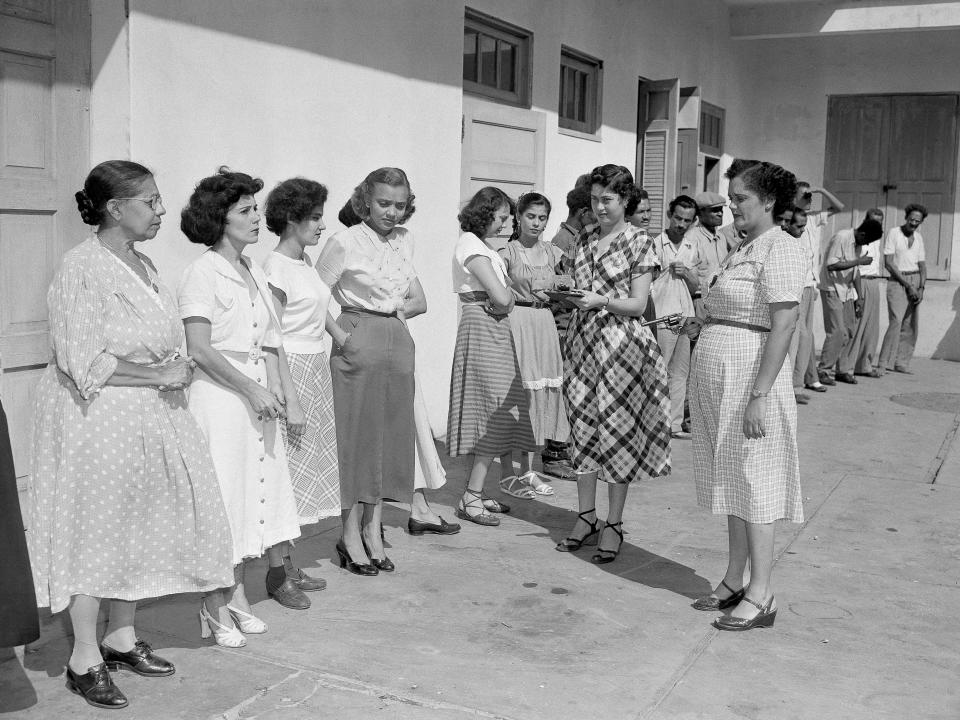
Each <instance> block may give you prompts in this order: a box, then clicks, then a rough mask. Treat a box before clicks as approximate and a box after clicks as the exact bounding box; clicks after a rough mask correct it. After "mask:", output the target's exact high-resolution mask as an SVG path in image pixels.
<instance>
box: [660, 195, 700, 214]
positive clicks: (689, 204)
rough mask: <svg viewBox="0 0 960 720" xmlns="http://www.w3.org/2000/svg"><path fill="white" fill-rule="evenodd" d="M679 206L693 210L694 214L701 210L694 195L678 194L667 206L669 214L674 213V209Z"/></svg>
mask: <svg viewBox="0 0 960 720" xmlns="http://www.w3.org/2000/svg"><path fill="white" fill-rule="evenodd" d="M678 207H682V208H686V209H687V210H693V212H694V215H696V213H697V211H698V210H699V208H698V207H697V201H696V200H694V199H693V198H692V197H690V196H689V195H677V196H676V197H675V198H674V199H673V200H671V201H670V204H669V205H668V206H667V215H673V211H674V210H676V209H677V208H678Z"/></svg>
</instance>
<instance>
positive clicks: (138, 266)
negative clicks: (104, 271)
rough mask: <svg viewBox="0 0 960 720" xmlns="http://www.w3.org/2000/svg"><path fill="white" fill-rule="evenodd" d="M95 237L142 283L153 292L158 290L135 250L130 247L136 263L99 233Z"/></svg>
mask: <svg viewBox="0 0 960 720" xmlns="http://www.w3.org/2000/svg"><path fill="white" fill-rule="evenodd" d="M96 237H97V240H98V241H99V242H100V245H101V246H103V247H104V248H106V249H107V250H109V251H110V252H111V253H113V255H114V257H116V258H117V259H118V260H119V261H120V262H122V263H123V264H124V265H126V266H127V267H128V268H130V269H131V270H132V271H133V273H134V274H135V275H136V276H137V277H138V278H140V280H141V281H142V282H143V283H144V285H147V286H148V287H150V288H152V289H153V291H154V292H155V293H159V292H160V288H158V287H157V284H156V283H155V282H153V280H151V279H150V273H148V272H147V268H146V266H145V265H144V264H143V261H142V260H140V258H139V257H137V254H136V252H135V251H133V250H132V249H131V252H132V253H133V257H134V259H135V260H136V263H134V261H133V260H131V259H129V258H128V257H126V256H124V255H122V254H121V253H120V252H119V251H118V250H116V249H114V248H113V247H112V246H111V245H109V244H108V243H106V242H104V240H103V238H102V237H100V235H99V234H97V236H96Z"/></svg>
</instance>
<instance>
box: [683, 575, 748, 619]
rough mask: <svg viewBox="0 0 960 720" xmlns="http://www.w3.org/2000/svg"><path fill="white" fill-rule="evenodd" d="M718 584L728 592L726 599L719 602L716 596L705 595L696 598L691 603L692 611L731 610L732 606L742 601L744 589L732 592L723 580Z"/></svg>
mask: <svg viewBox="0 0 960 720" xmlns="http://www.w3.org/2000/svg"><path fill="white" fill-rule="evenodd" d="M720 584H721V585H723V587H725V588H726V589H727V590H729V591H730V594H729V595H727V597H725V598H723V600H721V599H720V598H718V597H717V596H716V595H707V596H706V597H702V598H697V599H696V600H695V601H694V603H693V606H692V607H693V609H694V610H708V611H709V610H726V609H727V608H732V607H733V606H734V605H736V604H737V603H739V602H740V601H741V600H743V592H744V588H740V589H739V590H734V589H733V588H732V587H730V586H729V585H727V583H726V581H725V580H721V581H720Z"/></svg>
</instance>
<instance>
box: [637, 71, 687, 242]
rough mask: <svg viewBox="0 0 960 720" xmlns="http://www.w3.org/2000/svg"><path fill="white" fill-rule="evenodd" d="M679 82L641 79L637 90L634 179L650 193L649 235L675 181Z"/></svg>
mask: <svg viewBox="0 0 960 720" xmlns="http://www.w3.org/2000/svg"><path fill="white" fill-rule="evenodd" d="M679 113H680V83H679V81H678V80H677V79H675V78H674V79H671V80H655V81H652V82H651V81H646V80H641V81H640V85H639V90H638V93H637V167H636V172H635V173H634V179H635V180H636V181H637V183H638V184H640V185H642V186H643V188H644V189H645V190H646V191H647V192H648V193H649V195H650V210H651V212H650V228H649V232H650V234H651V235H657V234H659V233H660V232H661V231H662V230H663V228H664V223H665V220H666V213H667V205H668V204H669V202H670V200H672V199H673V193H674V191H675V189H676V185H677V141H678V131H677V116H678V115H679Z"/></svg>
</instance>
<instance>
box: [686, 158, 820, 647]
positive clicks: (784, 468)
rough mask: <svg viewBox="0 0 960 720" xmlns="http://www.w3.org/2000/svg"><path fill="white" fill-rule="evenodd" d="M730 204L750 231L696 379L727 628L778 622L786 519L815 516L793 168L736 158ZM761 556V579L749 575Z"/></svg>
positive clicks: (720, 300) (698, 326) (695, 328)
mask: <svg viewBox="0 0 960 720" xmlns="http://www.w3.org/2000/svg"><path fill="white" fill-rule="evenodd" d="M727 177H728V178H729V179H730V190H729V194H730V208H731V210H732V211H733V218H734V224H735V226H736V228H737V231H738V232H743V233H745V237H744V239H743V240H742V241H741V242H740V244H739V245H738V246H737V247H736V248H734V250H733V251H732V252H731V253H730V255H728V256H727V258H726V259H725V260H724V261H723V263H722V264H721V266H720V272H719V274H718V275H717V277H716V279H715V280H714V282H713V284H712V285H711V287H710V288H709V290H708V292H707V294H706V296H705V297H704V313H705V316H704V317H702V318H699V319H694V320H691V321H690V322H688V323H687V333H688V335H690V336H691V337H695V336H696V335H697V334H698V333H699V340H698V342H697V349H696V352H695V354H694V358H693V368H694V371H693V374H692V376H691V384H690V411H691V417H692V420H693V458H694V473H695V477H696V483H697V501H698V502H699V504H700V505H701V506H703V507H707V508H709V509H710V510H712V511H713V512H714V513H715V514H718V515H726V516H727V529H728V533H729V547H730V557H729V560H728V564H727V572H726V574H725V575H724V578H723V580H722V581H721V583H720V585H718V586H717V588H716V590H715V591H714V592H713V594H711V595H710V596H708V597H705V598H700V599H699V600H697V602H696V603H694V607H695V608H697V609H698V610H718V609H719V610H725V609H727V608H732V611H731V613H730V615H729V616H724V617H722V618H719V619H718V620H716V621H715V622H714V625H715V626H716V627H717V628H718V629H720V630H749V629H751V628H753V627H764V626H770V625H773V621H774V618H775V617H776V614H777V609H776V601H775V600H774V597H773V590H772V589H771V587H770V572H771V569H772V565H773V540H774V522H775V521H776V520H781V519H786V520H792V521H793V522H801V521H802V520H803V506H802V504H801V499H800V469H799V464H798V461H797V406H796V401H795V399H794V396H793V388H792V382H791V374H792V369H791V366H790V362H789V360H786V355H787V349H788V347H789V345H790V337H791V335H792V332H793V328H794V327H795V325H796V320H797V306H798V303H799V300H800V294H801V292H802V288H803V277H804V268H805V261H804V258H803V256H802V252H801V250H800V246H799V245H798V244H797V243H796V241H795V240H794V239H793V238H792V237H790V236H789V235H787V234H786V233H785V232H784V231H783V230H781V229H780V228H779V226H778V225H777V224H776V222H775V221H774V217H777V216H778V215H779V214H780V213H782V212H783V210H784V209H786V208H787V207H788V206H789V203H790V202H791V201H792V198H793V196H794V193H795V191H796V178H795V177H794V176H793V174H792V173H790V172H788V171H786V170H784V169H783V168H781V167H779V166H777V165H774V164H772V163H761V162H758V161H756V160H736V161H734V163H733V165H731V167H730V170H729V171H728V172H727ZM748 561H749V563H750V582H749V584H748V585H747V586H746V587H744V586H743V575H744V571H745V570H746V566H747V562H748Z"/></svg>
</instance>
